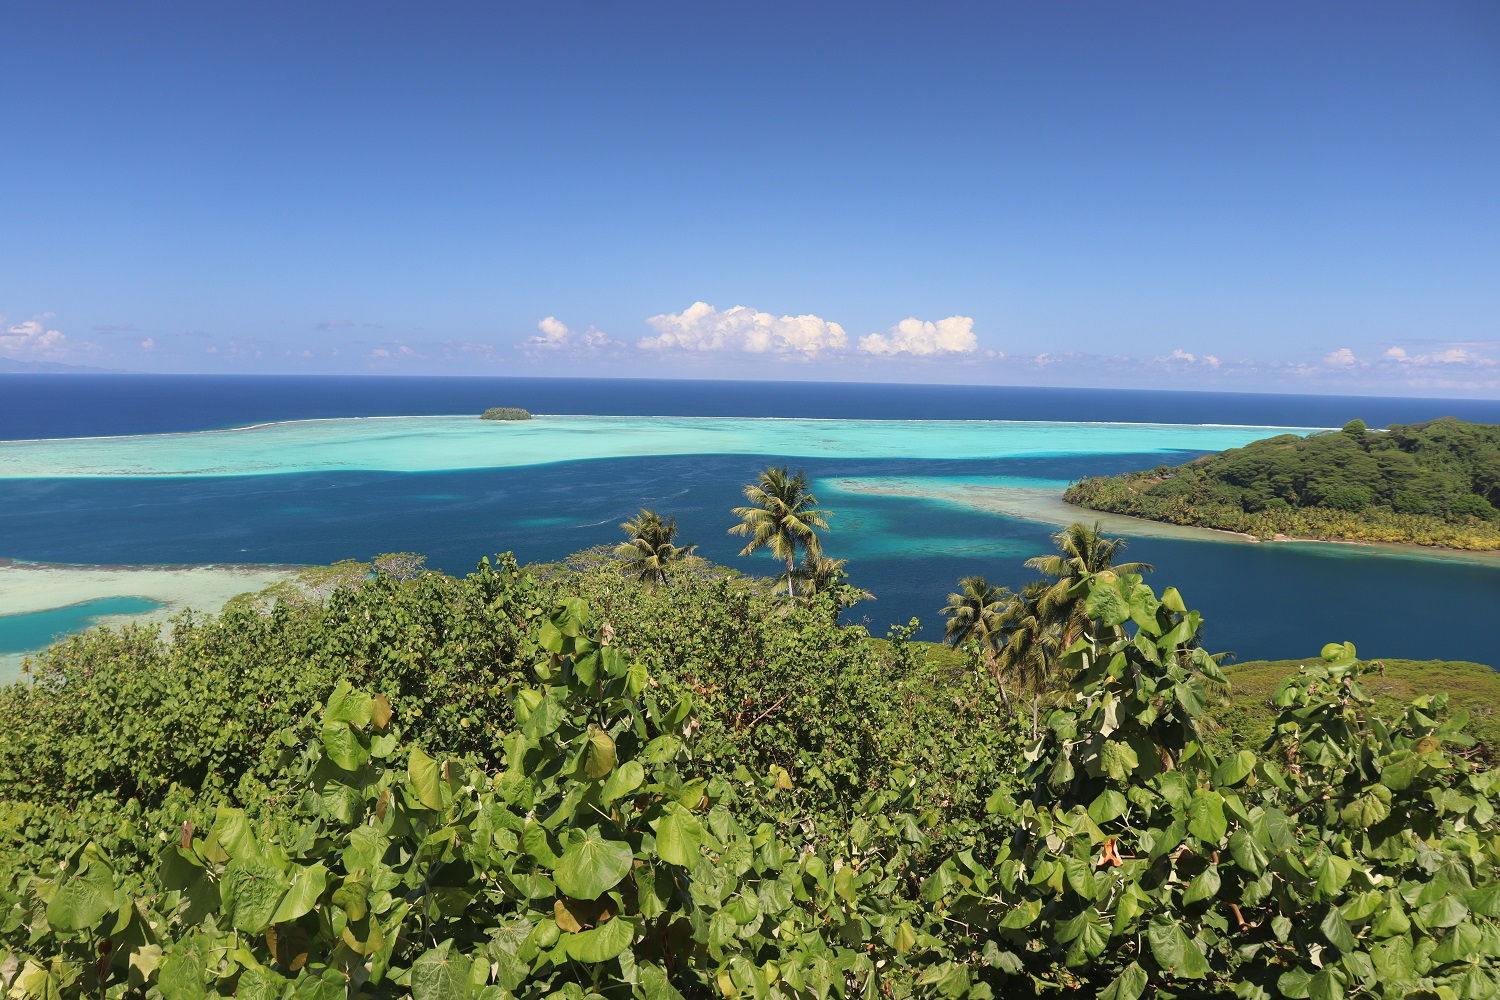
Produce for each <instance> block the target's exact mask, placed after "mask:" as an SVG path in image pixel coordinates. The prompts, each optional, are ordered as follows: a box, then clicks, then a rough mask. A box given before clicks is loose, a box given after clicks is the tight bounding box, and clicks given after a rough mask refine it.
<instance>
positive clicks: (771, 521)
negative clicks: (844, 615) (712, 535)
mask: <svg viewBox="0 0 1500 1000" xmlns="http://www.w3.org/2000/svg"><path fill="white" fill-rule="evenodd" d="M744 493H745V500H746V506H744V507H736V508H734V515H735V516H736V517H738V518H739V519H740V520H739V523H738V524H736V525H734V526H733V527H731V528H730V529H729V533H730V534H731V535H740V536H742V537H744V538H745V539H746V542H745V547H744V548H742V549H741V550H740V555H742V556H747V555H751V554H752V553H754V552H757V551H760V550H761V549H765V550H766V551H768V552H770V553H771V555H772V556H774V557H775V558H776V559H777V561H779V562H781V563H782V564H783V565H784V566H785V569H784V570H783V571H782V573H781V575H780V577H779V578H778V579H779V580H780V582H781V583H783V584H784V585H785V586H786V593H787V597H789V598H796V597H803V598H812V597H814V596H816V595H820V594H827V595H831V596H832V597H833V598H834V603H835V607H836V608H843V607H848V606H850V605H852V604H854V603H855V602H857V601H860V600H863V599H866V598H868V597H870V596H871V595H870V594H869V593H868V592H866V591H863V590H860V589H858V588H857V587H853V586H851V585H850V584H849V582H848V580H849V574H848V573H847V572H846V570H845V568H844V567H845V565H846V563H847V560H844V559H834V558H832V557H830V556H827V555H824V553H823V541H822V538H821V537H820V536H819V535H818V532H820V531H827V530H828V518H829V516H830V515H829V512H828V511H826V510H820V509H819V508H818V498H817V497H816V496H814V495H813V492H812V490H811V489H810V488H809V487H808V482H807V476H806V475H805V474H804V473H802V472H800V471H799V472H795V473H793V472H791V471H790V470H788V469H786V468H785V467H779V466H778V467H773V468H769V469H766V470H764V471H763V472H761V473H760V474H759V475H758V476H756V479H755V482H753V483H747V484H746V485H745V487H744ZM620 530H621V531H623V532H625V537H626V541H623V542H621V543H620V544H619V545H617V546H615V555H616V556H617V557H618V558H620V559H623V560H625V562H626V567H627V570H628V571H629V572H630V573H631V574H632V575H634V576H635V577H636V578H637V579H639V580H641V581H642V582H644V583H647V584H649V585H652V586H655V585H656V584H660V583H664V582H666V580H667V578H668V575H669V573H670V572H671V569H672V567H673V565H674V564H676V563H680V562H682V561H683V560H684V559H686V558H687V557H688V556H690V555H692V554H693V551H694V550H695V549H696V548H697V545H677V544H676V539H677V519H676V518H675V517H668V518H663V517H662V516H661V515H659V514H657V513H656V512H655V511H653V510H648V509H645V508H642V509H641V512H640V513H639V514H637V515H636V516H635V517H633V518H631V519H630V520H628V521H626V522H625V523H623V524H621V525H620ZM799 553H800V554H801V557H802V559H801V562H800V564H799V563H798V559H797V557H798V555H799Z"/></svg>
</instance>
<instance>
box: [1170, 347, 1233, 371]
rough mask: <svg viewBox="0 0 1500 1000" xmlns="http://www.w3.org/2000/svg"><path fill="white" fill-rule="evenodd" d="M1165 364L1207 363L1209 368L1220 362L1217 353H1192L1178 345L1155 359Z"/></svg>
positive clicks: (1216, 365) (1217, 365)
mask: <svg viewBox="0 0 1500 1000" xmlns="http://www.w3.org/2000/svg"><path fill="white" fill-rule="evenodd" d="M1156 360H1157V361H1159V362H1161V363H1162V364H1167V365H1179V364H1180V365H1207V366H1208V367H1209V368H1217V367H1219V365H1221V364H1222V363H1223V362H1221V361H1220V360H1219V358H1218V356H1217V355H1213V354H1194V353H1193V352H1192V351H1184V350H1183V349H1182V348H1180V347H1175V348H1173V349H1172V353H1171V354H1168V355H1165V356H1164V357H1160V358H1157V359H1156Z"/></svg>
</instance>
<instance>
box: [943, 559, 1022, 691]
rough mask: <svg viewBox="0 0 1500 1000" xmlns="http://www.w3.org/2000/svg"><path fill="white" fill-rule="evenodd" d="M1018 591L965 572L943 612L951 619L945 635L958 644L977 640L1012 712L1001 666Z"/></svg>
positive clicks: (944, 630) (944, 632) (945, 627)
mask: <svg viewBox="0 0 1500 1000" xmlns="http://www.w3.org/2000/svg"><path fill="white" fill-rule="evenodd" d="M1015 599H1016V595H1015V594H1012V593H1011V592H1010V589H1009V588H1007V587H996V586H994V585H992V584H991V583H990V582H989V581H988V580H986V579H985V578H984V577H982V576H966V577H964V578H963V579H962V580H959V581H958V592H957V593H954V594H949V595H948V603H947V604H946V605H944V607H943V612H942V613H943V614H944V615H945V616H947V618H948V622H947V624H946V625H945V626H944V627H943V638H945V639H946V640H948V642H949V643H950V644H951V645H953V646H955V647H957V646H962V645H963V644H964V643H966V642H970V641H973V642H976V643H978V645H979V648H980V650H981V651H983V653H984V658H985V663H986V664H987V665H988V666H989V670H990V676H992V677H994V678H995V680H996V681H997V682H998V683H999V685H1000V699H1001V700H1002V701H1003V702H1005V711H1006V714H1007V715H1008V714H1010V692H1009V691H1007V690H1006V686H1005V677H1004V675H1003V674H1002V673H1001V669H1000V651H1001V649H1003V648H1004V646H1005V629H1006V624H1007V622H1008V620H1009V617H1010V615H1011V612H1012V606H1013V605H1014V603H1015Z"/></svg>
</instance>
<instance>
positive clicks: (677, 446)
mask: <svg viewBox="0 0 1500 1000" xmlns="http://www.w3.org/2000/svg"><path fill="white" fill-rule="evenodd" d="M1287 430H1295V431H1299V432H1306V431H1308V430H1311V428H1283V427H1238V426H1234V427H1231V426H1213V425H1194V424H1137V423H1058V422H1048V421H1021V420H826V419H822V420H809V419H792V418H775V417H756V418H743V417H591V416H544V417H539V418H537V419H535V420H530V421H524V422H495V421H482V420H478V419H476V418H474V417H357V418H346V419H336V420H296V421H286V422H279V423H269V424H259V425H256V426H252V427H243V428H235V429H231V430H213V431H192V432H187V433H180V434H140V435H128V436H121V437H96V438H64V439H46V440H33V441H0V477H6V478H26V479H37V478H81V477H105V476H151V477H159V476H177V477H211V476H266V475H286V474H292V473H311V472H339V471H350V470H360V471H383V472H442V471H455V470H462V469H505V468H516V467H520V466H528V465H542V464H548V463H553V462H576V461H585V460H592V459H607V458H628V457H637V458H646V457H653V456H667V455H774V456H784V457H786V458H790V459H797V458H805V459H812V458H842V459H848V458H872V459H922V460H934V459H959V460H963V459H969V460H972V459H1000V458H1026V457H1038V456H1065V455H1111V454H1113V455H1146V454H1163V455H1166V454H1171V453H1174V452H1183V451H1191V452H1202V451H1219V450H1221V449H1224V448H1233V447H1238V446H1240V445H1244V444H1248V443H1249V442H1251V441H1254V440H1257V439H1258V438H1263V437H1266V436H1268V435H1271V434H1277V433H1283V432H1285V431H1287Z"/></svg>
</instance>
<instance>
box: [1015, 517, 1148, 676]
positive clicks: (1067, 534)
mask: <svg viewBox="0 0 1500 1000" xmlns="http://www.w3.org/2000/svg"><path fill="white" fill-rule="evenodd" d="M1052 540H1053V541H1054V542H1056V543H1057V549H1058V554H1057V555H1046V556H1036V557H1035V558H1032V559H1028V560H1026V565H1027V566H1028V567H1030V568H1031V569H1034V570H1036V571H1037V572H1039V573H1041V574H1042V575H1043V576H1048V577H1051V578H1052V579H1051V581H1050V582H1048V583H1046V584H1045V585H1044V586H1043V587H1042V588H1041V589H1039V590H1038V591H1037V593H1036V596H1035V604H1036V606H1037V611H1038V614H1039V617H1040V618H1041V619H1042V620H1043V621H1045V622H1047V623H1048V624H1055V625H1059V626H1061V628H1062V636H1061V639H1062V644H1061V646H1060V649H1067V648H1068V647H1069V646H1071V645H1072V644H1073V642H1074V641H1075V640H1077V638H1078V637H1079V636H1080V635H1082V634H1083V630H1084V627H1085V622H1087V620H1088V616H1087V615H1085V614H1084V611H1083V600H1082V595H1080V594H1079V593H1077V592H1076V589H1075V588H1076V587H1077V586H1078V584H1079V583H1080V582H1082V580H1083V578H1084V577H1086V576H1090V575H1092V574H1094V573H1102V572H1103V571H1104V570H1107V569H1114V571H1115V572H1117V573H1149V572H1151V570H1152V569H1153V568H1154V567H1153V566H1152V565H1151V564H1150V563H1142V562H1128V563H1119V564H1118V565H1116V564H1115V556H1116V555H1118V554H1119V553H1120V551H1121V550H1123V549H1124V548H1125V539H1123V538H1106V537H1104V534H1103V532H1102V528H1101V526H1100V525H1099V523H1098V522H1095V523H1094V526H1093V527H1089V526H1088V525H1086V524H1081V523H1077V522H1075V523H1073V524H1070V525H1068V526H1067V527H1066V528H1064V529H1063V530H1061V531H1059V532H1058V533H1057V534H1055V535H1053V536H1052Z"/></svg>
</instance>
